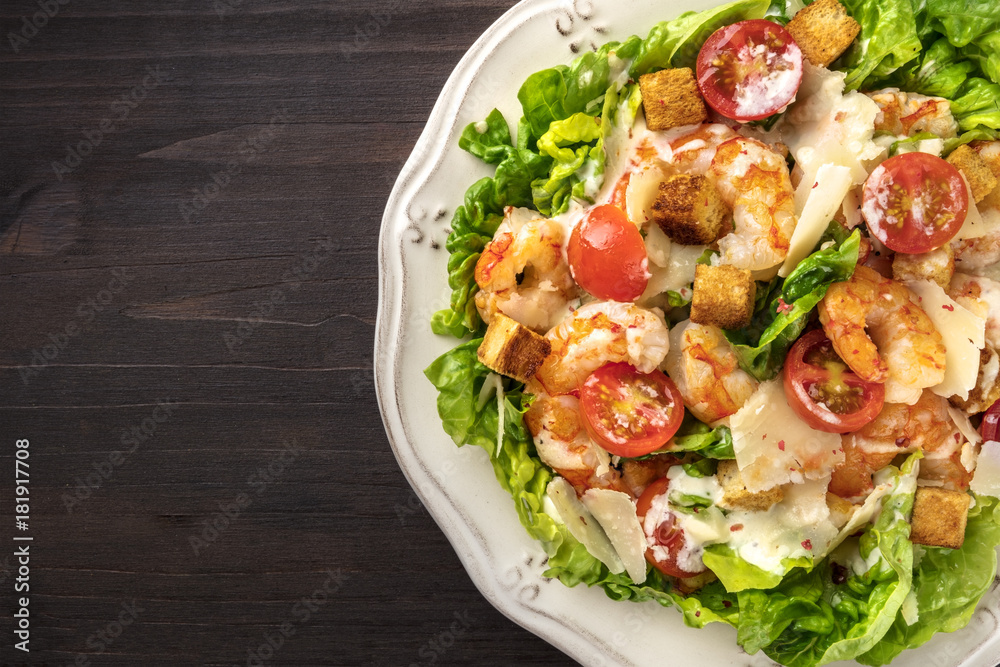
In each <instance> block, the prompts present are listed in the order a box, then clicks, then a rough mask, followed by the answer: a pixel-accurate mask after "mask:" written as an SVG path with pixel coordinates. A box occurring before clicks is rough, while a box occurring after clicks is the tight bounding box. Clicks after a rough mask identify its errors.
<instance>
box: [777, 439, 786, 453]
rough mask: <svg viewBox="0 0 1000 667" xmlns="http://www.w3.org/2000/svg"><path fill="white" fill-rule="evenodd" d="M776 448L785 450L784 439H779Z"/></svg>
mask: <svg viewBox="0 0 1000 667" xmlns="http://www.w3.org/2000/svg"><path fill="white" fill-rule="evenodd" d="M778 449H780V450H781V451H785V441H784V440H779V441H778Z"/></svg>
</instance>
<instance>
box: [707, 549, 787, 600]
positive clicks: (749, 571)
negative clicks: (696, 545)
mask: <svg viewBox="0 0 1000 667" xmlns="http://www.w3.org/2000/svg"><path fill="white" fill-rule="evenodd" d="M702 560H703V561H704V562H705V566H706V567H707V568H708V569H710V570H711V571H712V572H715V574H716V576H718V577H719V581H721V582H722V585H723V586H725V587H726V590H727V591H730V592H733V593H738V592H740V591H744V590H747V589H748V588H756V589H768V588H774V587H775V586H777V585H778V584H780V583H781V580H782V579H783V578H784V575H783V574H776V573H774V572H768V571H767V570H764V569H763V568H760V567H757V566H756V565H754V564H752V563H748V562H747V561H745V560H743V559H742V558H740V557H739V556H737V555H736V552H734V551H733V550H732V549H731V548H729V546H728V545H725V544H710V545H708V546H707V547H705V552H704V554H702Z"/></svg>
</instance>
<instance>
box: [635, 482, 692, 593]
mask: <svg viewBox="0 0 1000 667" xmlns="http://www.w3.org/2000/svg"><path fill="white" fill-rule="evenodd" d="M669 487H670V480H669V479H667V478H666V477H663V478H661V479H658V480H656V481H655V482H653V483H652V484H650V485H649V486H648V487H646V490H645V491H643V492H642V495H641V496H639V499H638V500H637V501H636V505H635V513H636V515H638V517H639V523H640V524H641V525H642V530H643V534H644V535H645V533H646V514H648V513H649V511H650V510H651V509H652V508H653V501H654V500H655V499H656V498H657V497H658V496H662V495H663V494H665V493H666V492H667V490H668V489H669ZM656 518H657V519H659V523H658V524H657V527H656V531H655V534H654V536H653V539H654V540H655V542H656V544H657V546H660V547H663V548H664V549H666V551H667V553H666V555H664V554H663V553H662V552H661V553H660V554H659V556H660V558H659V559H658V558H657V553H656V552H655V551H653V547H652V546H650V545H649V540H650V537H649V536H646V543H647V547H646V561H647V562H648V563H649V564H650V565H652V566H653V567H655V568H656V569H657V570H659V571H660V572H662V573H663V574H665V575H667V576H668V577H678V578H680V579H684V578H686V577H693V576H695V575H696V574H700V573H701V572H704V571H705V569H706V568H702V569H701V570H699V571H698V572H689V571H687V570H685V569H683V568H682V567H681V566H680V565H678V564H677V555H678V554H679V553H680V550H681V549H682V548H684V542H685V538H684V531H683V530H682V529H681V527H680V526H678V525H677V518H676V515H675V514H674V513H673V512H666V513H665V514H664V515H663V516H661V517H656Z"/></svg>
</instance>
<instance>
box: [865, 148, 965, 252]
mask: <svg viewBox="0 0 1000 667" xmlns="http://www.w3.org/2000/svg"><path fill="white" fill-rule="evenodd" d="M968 210H969V195H968V192H967V191H966V188H965V181H963V180H962V175H961V173H960V172H959V171H958V169H956V168H955V167H954V166H952V165H951V164H949V163H948V162H946V161H944V160H942V159H941V158H939V157H936V156H934V155H930V154H928V153H919V152H914V153H903V154H902V155H897V156H895V157H891V158H889V159H888V160H886V161H885V162H883V163H882V164H880V165H879V166H877V167H876V168H875V169H874V170H873V171H872V173H871V175H870V176H869V177H868V180H866V181H865V186H864V191H863V194H862V203H861V214H862V215H863V216H864V218H865V221H866V222H867V223H868V229H869V230H870V231H871V233H872V235H873V236H874V237H875V238H877V239H878V240H879V241H881V242H882V243H883V244H885V246H886V247H887V248H889V249H890V250H895V251H896V252H904V253H911V254H918V253H924V252H930V251H931V250H934V249H935V248H940V247H941V246H943V245H944V244H945V243H947V242H948V241H950V240H951V239H952V238H953V237H954V236H955V234H957V233H958V230H959V229H961V227H962V224H963V223H964V222H965V216H966V213H968Z"/></svg>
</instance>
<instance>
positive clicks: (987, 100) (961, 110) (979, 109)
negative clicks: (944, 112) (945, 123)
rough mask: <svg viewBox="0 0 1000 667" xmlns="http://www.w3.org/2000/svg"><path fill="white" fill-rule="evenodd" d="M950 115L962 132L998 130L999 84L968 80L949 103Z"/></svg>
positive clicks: (979, 79) (999, 119)
mask: <svg viewBox="0 0 1000 667" xmlns="http://www.w3.org/2000/svg"><path fill="white" fill-rule="evenodd" d="M951 113H952V114H953V115H954V116H955V120H957V121H958V126H959V127H960V128H961V129H962V130H963V131H969V130H974V129H976V128H977V127H987V128H990V129H992V130H1000V84H996V83H993V82H991V81H987V80H986V79H981V78H979V77H975V78H972V79H968V80H967V81H966V82H965V83H963V84H962V87H961V88H959V89H958V92H957V93H956V96H955V98H954V99H953V100H952V101H951Z"/></svg>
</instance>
